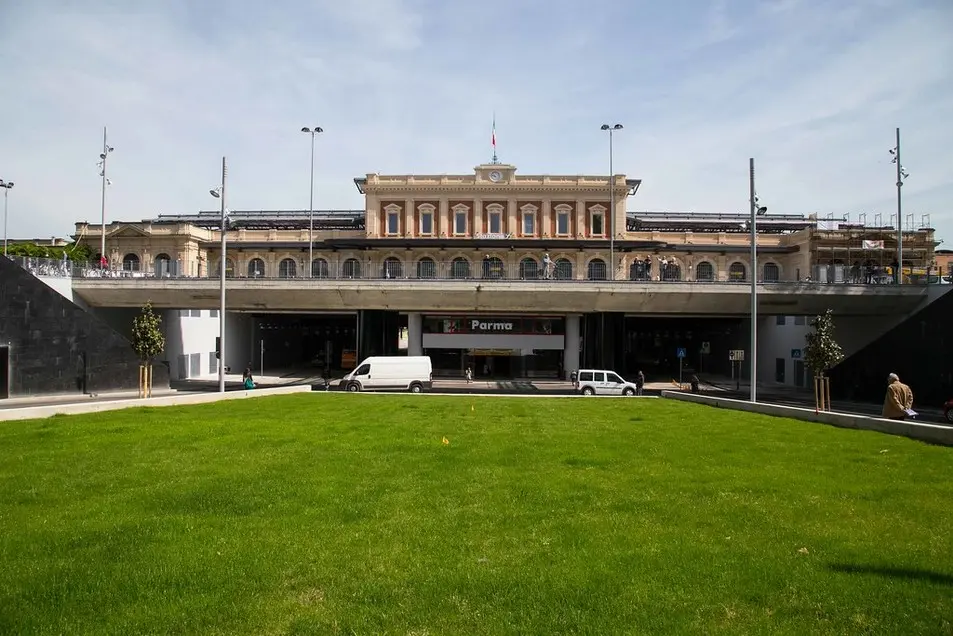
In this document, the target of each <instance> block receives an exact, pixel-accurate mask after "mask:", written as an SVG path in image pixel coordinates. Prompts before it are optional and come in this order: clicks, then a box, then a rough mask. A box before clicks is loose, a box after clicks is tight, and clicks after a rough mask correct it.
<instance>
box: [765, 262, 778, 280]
mask: <svg viewBox="0 0 953 636" xmlns="http://www.w3.org/2000/svg"><path fill="white" fill-rule="evenodd" d="M779 280H781V268H780V267H778V264H777V263H765V264H764V274H763V276H762V282H765V283H776V282H778V281H779Z"/></svg>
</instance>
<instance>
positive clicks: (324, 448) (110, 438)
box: [0, 394, 953, 635]
mask: <svg viewBox="0 0 953 636" xmlns="http://www.w3.org/2000/svg"><path fill="white" fill-rule="evenodd" d="M444 438H446V440H447V441H449V444H445V443H444V442H443V439H444ZM951 537H953V449H947V448H940V447H932V446H928V445H924V444H921V443H918V442H913V441H910V440H907V439H903V438H898V437H889V436H886V435H880V434H876V433H867V432H859V431H849V430H840V429H835V428H829V427H825V426H820V425H816V424H808V423H801V422H795V421H789V420H782V419H774V418H768V417H762V416H756V415H749V414H744V413H739V412H733V411H725V410H716V409H711V408H708V407H704V406H696V405H691V404H684V403H676V402H670V401H666V400H655V399H645V400H635V399H630V400H599V399H588V400H587V399H552V398H550V399H525V398H483V399H478V398H473V399H471V398H465V397H449V396H448V397H438V396H368V395H342V394H300V395H293V396H285V397H270V398H260V399H254V400H238V401H229V402H222V403H219V404H213V405H206V406H195V407H181V408H180V407H169V408H162V409H135V410H126V411H117V412H110V413H102V414H95V415H88V416H69V417H54V418H50V419H47V420H41V421H31V422H10V423H5V424H3V425H2V427H0V572H2V576H0V632H2V633H11V634H33V633H50V634H52V633H57V634H59V633H64V634H137V633H151V634H160V633H178V634H184V633H200V634H325V633H328V634H352V633H354V634H417V635H422V634H430V635H438V634H467V635H474V634H558V633H585V634H621V633H629V634H661V633H676V634H692V633H694V634H713V633H735V634H775V633H776V634H782V633H783V634H855V633H856V634H861V633H871V634H873V633H876V634H892V635H900V634H903V635H910V634H950V633H953V538H951Z"/></svg>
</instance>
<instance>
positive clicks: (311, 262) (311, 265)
mask: <svg viewBox="0 0 953 636" xmlns="http://www.w3.org/2000/svg"><path fill="white" fill-rule="evenodd" d="M301 132H303V133H308V134H309V135H311V199H310V202H309V203H308V278H311V277H312V276H314V136H315V135H317V134H318V133H323V132H324V129H323V128H321V127H320V126H315V127H314V128H308V127H307V126H305V127H304V128H302V129H301Z"/></svg>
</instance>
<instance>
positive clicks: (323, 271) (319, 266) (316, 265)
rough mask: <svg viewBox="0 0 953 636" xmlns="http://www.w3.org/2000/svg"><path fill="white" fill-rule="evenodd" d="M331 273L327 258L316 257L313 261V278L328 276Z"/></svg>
mask: <svg viewBox="0 0 953 636" xmlns="http://www.w3.org/2000/svg"><path fill="white" fill-rule="evenodd" d="M330 275H331V270H330V268H329V267H328V262H327V261H326V260H324V259H323V258H316V259H314V260H313V261H311V278H328V277H329V276H330Z"/></svg>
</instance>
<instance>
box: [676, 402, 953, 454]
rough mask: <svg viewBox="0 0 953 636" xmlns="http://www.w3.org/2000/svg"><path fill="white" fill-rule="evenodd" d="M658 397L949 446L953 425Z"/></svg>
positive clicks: (758, 404) (772, 405) (743, 403)
mask: <svg viewBox="0 0 953 636" xmlns="http://www.w3.org/2000/svg"><path fill="white" fill-rule="evenodd" d="M662 397H664V398H668V399H674V400H681V401H683V402H694V403H695V404H704V405H706V406H713V407H716V408H724V409H734V410H736V411H747V412H749V413H761V414H763V415H771V416H774V417H788V418H791V419H795V420H802V421H805V422H817V423H818V424H828V425H830V426H837V427H840V428H856V429H861V430H866V431H877V432H880V433H887V434H888V435H901V436H904V437H909V438H911V439H917V440H920V441H924V442H930V443H932V444H942V445H943V446H953V426H942V425H940V424H928V423H925V422H913V421H907V422H900V421H896V420H886V419H882V418H879V417H867V416H865V415H853V414H848V413H834V412H823V411H821V412H817V411H814V410H813V409H804V408H798V407H794V406H781V405H778V404H767V403H764V402H757V403H754V404H752V403H751V402H747V401H744V400H732V399H728V398H720V397H713V396H708V395H696V394H694V393H684V392H680V391H662Z"/></svg>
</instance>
